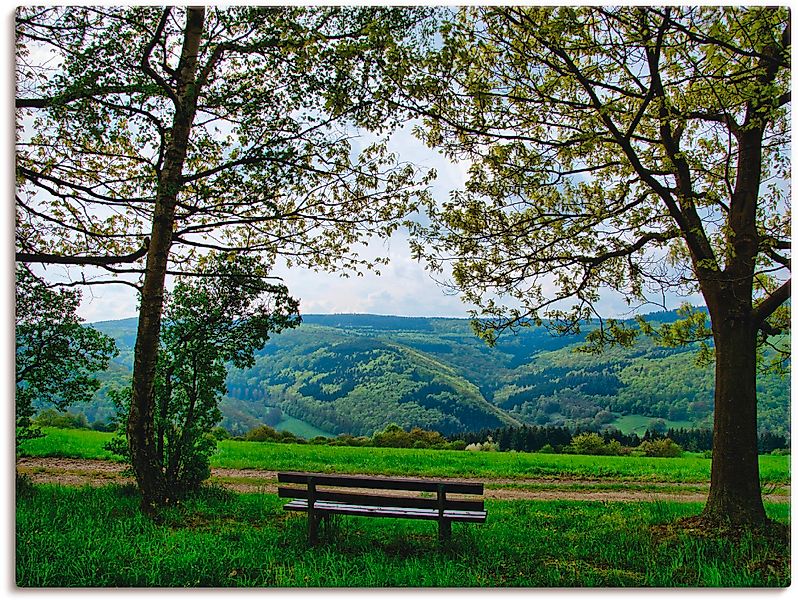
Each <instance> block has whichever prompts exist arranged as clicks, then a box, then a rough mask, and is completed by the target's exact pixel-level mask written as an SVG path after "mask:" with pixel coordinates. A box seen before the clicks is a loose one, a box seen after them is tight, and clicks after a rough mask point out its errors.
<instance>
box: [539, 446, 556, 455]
mask: <svg viewBox="0 0 798 600" xmlns="http://www.w3.org/2000/svg"><path fill="white" fill-rule="evenodd" d="M538 452H539V453H540V454H555V453H556V452H557V451H556V450H555V449H554V446H552V445H551V444H545V445H544V446H543V447H542V448H541V449H540V450H538Z"/></svg>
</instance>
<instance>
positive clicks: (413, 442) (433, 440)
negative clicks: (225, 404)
mask: <svg viewBox="0 0 798 600" xmlns="http://www.w3.org/2000/svg"><path fill="white" fill-rule="evenodd" d="M212 434H213V435H214V437H216V439H218V440H224V439H233V440H236V441H243V442H281V443H289V444H313V445H316V446H359V447H366V446H369V447H375V448H416V449H433V450H465V449H466V443H465V442H463V441H461V440H448V439H446V438H445V437H444V436H442V435H441V434H440V433H438V432H437V431H429V430H426V429H421V428H420V427H413V428H412V429H411V430H410V431H405V430H404V429H403V428H402V427H400V426H399V425H397V424H395V423H391V424H390V425H388V426H387V427H386V428H385V429H383V430H382V431H377V432H375V433H374V434H373V435H371V436H363V435H361V436H354V435H350V434H348V433H343V434H341V435H338V436H336V437H324V436H317V437H314V438H312V439H310V440H306V439H303V438H301V437H297V436H296V435H295V434H293V433H291V432H290V431H277V430H276V429H274V428H273V427H269V426H268V425H259V426H258V427H254V428H253V429H251V430H249V431H248V432H247V433H246V434H244V435H241V436H236V437H231V436H230V433H229V432H228V431H227V430H225V429H224V428H223V427H216V428H215V429H214V430H213V432H212Z"/></svg>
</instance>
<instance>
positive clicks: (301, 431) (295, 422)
mask: <svg viewBox="0 0 798 600" xmlns="http://www.w3.org/2000/svg"><path fill="white" fill-rule="evenodd" d="M275 429H276V430H277V431H288V432H290V433H293V434H294V435H296V436H299V437H301V438H305V439H306V440H309V439H312V438H314V437H316V436H323V437H333V435H332V434H331V433H328V432H326V431H324V430H322V429H319V428H318V427H314V426H313V425H311V424H310V423H306V422H305V421H300V420H299V419H295V418H294V417H287V416H283V420H282V421H280V422H279V423H278V424H277V425H276V426H275Z"/></svg>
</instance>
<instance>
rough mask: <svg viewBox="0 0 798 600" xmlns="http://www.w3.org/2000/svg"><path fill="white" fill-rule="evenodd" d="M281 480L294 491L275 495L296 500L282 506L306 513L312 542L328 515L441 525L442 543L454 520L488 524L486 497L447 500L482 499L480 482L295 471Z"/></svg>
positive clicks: (283, 490)
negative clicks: (291, 485) (320, 524)
mask: <svg viewBox="0 0 798 600" xmlns="http://www.w3.org/2000/svg"><path fill="white" fill-rule="evenodd" d="M277 481H278V482H279V483H287V484H294V487H278V488H277V492H278V495H279V497H280V498H295V500H293V501H291V502H289V503H288V504H286V505H285V506H284V507H283V508H284V509H285V510H297V511H304V512H307V513H308V540H309V542H310V543H311V544H313V543H315V542H316V541H317V539H318V526H319V521H320V520H321V519H322V518H324V517H328V516H330V515H354V516H358V517H394V518H399V519H426V520H430V521H438V537H439V539H440V540H441V541H444V540H448V539H449V538H450V537H451V533H452V522H453V521H460V522H464V523H484V522H485V517H486V514H487V513H486V512H485V505H484V502H483V499H482V498H479V499H478V500H477V499H455V498H449V497H447V494H466V495H471V496H474V495H480V496H481V495H482V494H483V485H482V484H481V483H469V482H464V481H433V480H429V479H401V478H388V477H370V476H362V475H331V474H324V473H295V472H289V473H278V474H277ZM296 486H301V487H296ZM351 490H359V491H356V492H355V491H351ZM381 491H400V492H421V493H427V494H435V497H426V498H425V497H423V496H420V495H419V494H416V495H407V494H402V495H400V494H381V493H380V492H381Z"/></svg>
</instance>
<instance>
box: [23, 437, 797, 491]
mask: <svg viewBox="0 0 798 600" xmlns="http://www.w3.org/2000/svg"><path fill="white" fill-rule="evenodd" d="M46 433H47V436H46V437H44V438H41V439H37V440H32V441H30V442H27V443H26V445H25V446H24V448H23V450H24V453H25V454H27V455H30V456H71V457H76V458H101V459H107V458H109V457H110V456H111V455H110V454H109V453H108V452H107V451H105V450H103V449H102V446H103V444H104V443H105V442H106V441H107V440H108V439H110V437H111V434H108V433H99V432H94V431H82V430H70V429H47V430H46ZM710 462H711V461H710V460H709V459H707V458H704V457H703V456H701V455H698V454H689V453H688V454H685V456H683V457H680V458H647V457H641V456H623V457H621V456H579V455H568V454H562V455H560V454H534V453H526V452H465V451H454V450H422V449H418V450H416V449H398V448H355V447H345V446H315V445H309V444H277V443H268V442H236V441H229V440H228V441H223V442H221V443H220V444H219V450H218V452H217V453H216V454H215V455H214V456H213V458H212V461H211V464H212V466H214V467H225V468H235V469H265V470H272V471H281V470H288V471H317V472H336V473H371V474H384V475H418V476H431V477H459V478H469V477H484V478H493V479H524V478H530V477H535V478H541V477H542V478H546V477H548V478H573V479H608V480H630V481H650V482H684V483H696V482H707V481H709V474H710ZM759 466H760V474H761V477H762V480H763V482H766V483H772V484H784V483H788V482H789V481H790V457H789V456H772V455H764V456H760V457H759Z"/></svg>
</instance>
